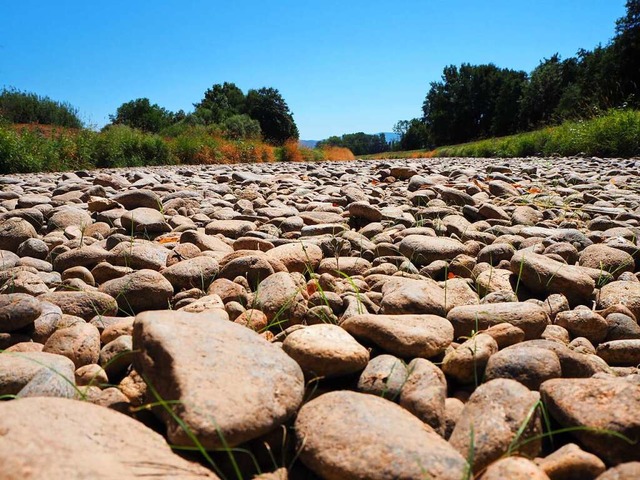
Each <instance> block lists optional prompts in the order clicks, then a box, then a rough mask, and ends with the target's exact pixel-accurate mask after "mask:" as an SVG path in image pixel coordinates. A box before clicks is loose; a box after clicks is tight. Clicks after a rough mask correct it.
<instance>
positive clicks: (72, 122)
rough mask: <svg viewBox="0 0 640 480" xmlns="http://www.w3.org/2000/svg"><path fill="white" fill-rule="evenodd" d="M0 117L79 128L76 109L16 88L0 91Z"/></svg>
mask: <svg viewBox="0 0 640 480" xmlns="http://www.w3.org/2000/svg"><path fill="white" fill-rule="evenodd" d="M0 118H4V119H5V120H7V121H9V122H11V123H39V124H42V125H58V126H61V127H68V128H81V127H82V121H81V120H80V118H79V117H78V110H77V109H76V108H74V107H72V106H71V105H69V104H68V103H65V102H56V101H54V100H51V99H50V98H49V97H42V96H40V95H36V94H35V93H28V92H21V91H19V90H16V89H6V88H5V89H3V90H2V91H1V92H0Z"/></svg>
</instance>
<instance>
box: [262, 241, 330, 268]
mask: <svg viewBox="0 0 640 480" xmlns="http://www.w3.org/2000/svg"><path fill="white" fill-rule="evenodd" d="M267 256H269V257H271V258H274V259H276V260H279V261H280V262H282V263H283V264H284V266H285V267H287V270H288V271H289V272H300V273H307V271H311V272H315V271H316V269H317V268H318V266H319V265H320V262H321V261H322V249H321V248H320V247H319V246H317V245H314V244H313V243H308V242H307V243H305V242H296V243H286V244H284V245H279V246H277V247H275V248H272V249H271V250H268V251H267Z"/></svg>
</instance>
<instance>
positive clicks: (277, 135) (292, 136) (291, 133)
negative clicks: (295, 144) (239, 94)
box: [245, 88, 299, 145]
mask: <svg viewBox="0 0 640 480" xmlns="http://www.w3.org/2000/svg"><path fill="white" fill-rule="evenodd" d="M245 112H246V114H247V115H249V116H250V117H251V118H253V119H255V120H257V121H258V122H259V123H260V129H261V130H262V135H263V137H264V139H265V141H267V142H269V143H273V144H274V145H283V144H284V143H285V142H286V141H287V140H297V139H298V138H299V133H298V127H297V126H296V123H295V121H294V120H293V114H292V113H291V111H290V110H289V106H288V105H287V103H286V102H285V101H284V98H282V95H280V92H278V90H276V89H275V88H260V89H259V90H249V91H248V92H247V97H246V100H245Z"/></svg>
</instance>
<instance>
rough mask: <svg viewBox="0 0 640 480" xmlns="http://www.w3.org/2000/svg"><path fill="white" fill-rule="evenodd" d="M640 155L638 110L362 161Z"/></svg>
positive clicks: (611, 111) (383, 155) (611, 112)
mask: <svg viewBox="0 0 640 480" xmlns="http://www.w3.org/2000/svg"><path fill="white" fill-rule="evenodd" d="M572 155H581V156H594V157H611V158H613V157H625V158H628V157H636V156H640V111H637V110H625V109H621V110H610V111H608V112H606V113H605V114H603V115H600V116H598V117H595V118H593V119H590V120H577V121H565V122H563V123H562V124H560V125H555V126H549V127H544V128H541V129H539V130H534V131H531V132H525V133H518V134H515V135H507V136H504V137H495V138H488V139H484V140H477V141H475V142H467V143H462V144H458V145H452V146H445V147H438V148H435V149H432V150H429V149H417V150H405V151H397V152H387V153H384V154H377V155H364V156H361V157H359V158H362V159H374V158H376V159H384V158H432V157H484V158H489V157H529V156H542V157H553V156H572Z"/></svg>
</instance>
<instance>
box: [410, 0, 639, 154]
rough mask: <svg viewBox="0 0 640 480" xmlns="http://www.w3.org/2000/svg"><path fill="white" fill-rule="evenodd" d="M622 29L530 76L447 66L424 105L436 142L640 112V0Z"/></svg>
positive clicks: (629, 6) (631, 2) (631, 1)
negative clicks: (611, 111)
mask: <svg viewBox="0 0 640 480" xmlns="http://www.w3.org/2000/svg"><path fill="white" fill-rule="evenodd" d="M615 32H616V33H615V36H614V38H613V39H612V40H611V42H609V43H608V44H607V45H605V46H601V45H600V46H597V47H596V48H594V49H593V50H592V51H588V50H584V49H582V50H579V51H578V52H577V54H576V56H575V57H570V58H567V59H561V58H560V56H559V55H558V54H555V55H553V56H551V57H550V58H549V59H544V60H542V62H541V63H540V64H539V65H538V66H537V67H536V68H535V69H534V70H533V71H532V72H531V73H530V74H529V75H527V74H526V73H525V72H517V71H513V70H508V69H501V68H498V67H496V66H495V65H492V64H489V65H469V64H465V63H463V64H462V65H460V67H457V66H454V65H450V66H447V67H445V68H444V70H443V73H442V79H441V81H439V82H432V83H431V87H430V89H429V91H428V93H427V95H426V98H425V101H424V103H423V117H422V121H423V123H424V125H426V128H427V135H428V138H429V140H430V141H431V142H433V144H435V145H450V144H457V143H462V142H468V141H471V140H477V139H482V138H489V137H496V136H504V135H509V134H513V133H517V132H522V131H527V130H531V129H533V128H541V127H543V126H545V125H557V124H560V123H562V122H563V121H565V120H578V119H581V118H583V119H585V118H586V119H588V118H593V117H595V116H598V115H599V114H600V113H601V112H602V111H606V110H609V109H612V108H624V107H628V106H630V107H634V108H639V107H640V94H639V91H638V89H639V88H640V0H627V2H626V15H625V16H624V17H622V18H620V19H619V20H618V21H617V22H616V31H615ZM406 126H407V125H404V127H406ZM415 146H416V143H412V144H411V146H406V147H405V146H403V147H402V148H413V147H415Z"/></svg>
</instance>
